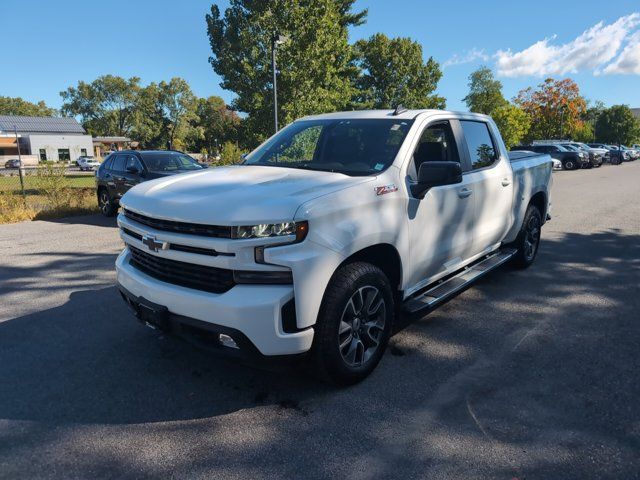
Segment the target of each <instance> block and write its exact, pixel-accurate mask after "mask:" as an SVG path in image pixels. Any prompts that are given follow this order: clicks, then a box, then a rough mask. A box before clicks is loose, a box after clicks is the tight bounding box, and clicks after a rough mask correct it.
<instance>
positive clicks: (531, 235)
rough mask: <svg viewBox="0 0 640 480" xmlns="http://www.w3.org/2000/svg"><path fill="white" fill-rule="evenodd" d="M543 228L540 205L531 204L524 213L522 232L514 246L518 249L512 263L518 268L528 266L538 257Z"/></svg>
mask: <svg viewBox="0 0 640 480" xmlns="http://www.w3.org/2000/svg"><path fill="white" fill-rule="evenodd" d="M541 229H542V214H541V213H540V210H539V209H538V207H536V206H534V205H529V206H528V207H527V212H526V213H525V215H524V221H523V222H522V227H521V228H520V233H518V237H517V238H516V241H515V242H514V243H513V246H514V247H515V248H517V249H518V251H517V253H516V254H515V255H514V257H513V260H512V264H513V266H514V267H516V268H527V267H530V266H531V264H532V263H533V262H534V260H535V259H536V256H537V254H538V247H539V246H540V233H541Z"/></svg>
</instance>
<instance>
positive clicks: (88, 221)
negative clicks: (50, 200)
mask: <svg viewBox="0 0 640 480" xmlns="http://www.w3.org/2000/svg"><path fill="white" fill-rule="evenodd" d="M40 221H41V222H48V223H60V224H64V225H91V226H94V227H109V228H114V227H117V226H118V224H117V222H116V217H115V216H113V217H105V216H104V215H98V214H93V215H78V216H75V217H65V218H55V219H48V220H46V219H43V220H40Z"/></svg>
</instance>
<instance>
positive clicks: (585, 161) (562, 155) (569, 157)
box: [511, 144, 591, 170]
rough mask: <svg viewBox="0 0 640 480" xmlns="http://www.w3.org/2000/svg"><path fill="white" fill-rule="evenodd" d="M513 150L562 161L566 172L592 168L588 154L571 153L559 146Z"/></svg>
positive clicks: (535, 146)
mask: <svg viewBox="0 0 640 480" xmlns="http://www.w3.org/2000/svg"><path fill="white" fill-rule="evenodd" d="M511 150H529V151H532V152H538V153H547V154H549V156H550V157H551V158H555V159H556V160H560V161H561V162H562V168H563V169H564V170H576V169H578V168H588V167H590V166H591V165H590V163H589V155H588V154H585V153H582V152H575V151H569V150H567V149H566V148H564V147H563V146H562V145H558V144H549V145H547V144H543V145H525V146H518V147H513V148H512V149H511Z"/></svg>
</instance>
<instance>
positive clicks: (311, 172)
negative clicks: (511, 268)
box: [116, 110, 552, 384]
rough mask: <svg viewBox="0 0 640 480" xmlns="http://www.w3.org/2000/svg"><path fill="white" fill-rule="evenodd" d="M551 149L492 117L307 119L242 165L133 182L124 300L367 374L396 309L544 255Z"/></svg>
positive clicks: (192, 332)
mask: <svg viewBox="0 0 640 480" xmlns="http://www.w3.org/2000/svg"><path fill="white" fill-rule="evenodd" d="M551 170H552V161H551V158H550V157H549V156H548V155H546V154H536V153H531V152H528V153H527V152H519V154H518V155H514V156H513V158H511V159H510V158H509V155H508V153H507V150H506V148H505V146H504V144H503V142H502V139H501V136H500V133H499V132H498V129H497V128H496V126H495V124H494V122H493V121H492V120H491V118H490V117H487V116H485V115H478V114H472V113H464V114H463V113H452V112H446V111H439V110H411V111H407V110H396V111H388V110H383V111H360V112H343V113H333V114H326V115H318V116H312V117H306V118H303V119H301V120H298V121H296V122H294V123H292V124H291V125H289V126H287V127H286V128H285V129H283V130H281V131H280V132H278V133H277V134H276V135H274V136H273V137H271V138H270V139H269V140H267V141H266V142H265V143H263V144H262V145H261V146H260V147H258V148H257V149H256V150H254V151H253V152H252V153H250V154H249V155H248V156H247V157H246V159H245V162H244V164H243V165H236V166H228V167H222V168H215V169H208V170H205V171H201V172H196V173H187V174H184V175H177V176H173V177H171V178H166V179H158V180H152V181H149V182H145V183H142V184H140V185H137V186H135V187H134V188H132V189H131V190H129V192H128V193H126V194H125V195H124V196H123V197H122V199H121V202H120V203H121V206H122V207H123V208H122V211H121V213H120V215H119V216H118V225H119V227H120V234H121V237H122V239H123V240H124V242H125V245H126V248H125V249H124V251H123V252H122V253H121V254H120V256H119V257H118V259H117V262H116V270H117V282H118V286H119V289H120V291H121V293H122V296H123V298H124V299H125V300H126V302H127V303H128V304H129V305H130V306H131V307H132V309H133V311H134V312H135V314H136V315H137V316H138V318H139V319H141V320H142V321H143V322H145V323H146V324H148V325H150V326H153V327H155V328H160V329H162V330H165V331H168V332H173V333H176V334H179V335H188V336H196V337H199V338H201V339H202V338H204V337H207V338H209V339H213V340H214V344H215V346H216V348H218V349H219V350H220V351H221V352H228V353H235V354H238V355H243V354H244V355H247V356H249V357H253V358H256V357H257V358H259V359H261V360H262V361H264V360H268V359H270V358H274V357H275V358H279V357H281V356H290V355H298V354H304V355H306V356H307V357H308V358H309V359H310V361H311V362H312V364H313V366H314V368H315V370H316V372H317V373H318V374H319V376H321V377H322V378H324V379H328V380H330V381H333V382H336V383H339V384H349V383H353V382H357V381H359V380H361V379H363V378H364V377H366V376H367V375H368V374H369V373H370V372H371V371H372V370H373V369H374V368H375V366H376V365H377V363H378V361H379V360H380V358H381V357H382V354H383V353H384V350H385V348H386V346H387V341H388V339H389V336H390V335H391V332H392V326H393V324H394V321H395V320H396V319H397V318H398V315H399V314H400V312H401V311H402V312H404V313H403V315H411V314H421V315H422V314H424V313H425V312H428V311H430V310H432V309H434V308H436V307H437V306H439V305H441V304H442V303H443V302H445V301H446V300H448V299H449V298H451V297H452V296H453V295H456V294H457V293H459V292H460V291H462V290H463V289H465V288H466V287H467V286H469V285H470V284H471V283H472V282H473V281H474V280H476V279H477V278H479V277H481V276H482V275H484V274H486V273H487V272H489V271H491V270H493V269H495V268H497V267H498V266H499V265H501V264H503V263H505V262H507V261H511V262H512V263H513V264H514V265H516V266H518V267H527V266H529V265H531V264H532V263H533V261H534V259H535V258H536V254H537V252H538V245H539V241H540V231H541V227H542V225H543V224H544V223H545V221H546V220H547V219H548V218H550V216H549V215H550V201H549V195H550V187H551Z"/></svg>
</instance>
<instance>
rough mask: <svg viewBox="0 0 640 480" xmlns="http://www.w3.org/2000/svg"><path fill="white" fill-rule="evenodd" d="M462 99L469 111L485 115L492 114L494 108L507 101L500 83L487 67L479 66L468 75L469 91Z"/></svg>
mask: <svg viewBox="0 0 640 480" xmlns="http://www.w3.org/2000/svg"><path fill="white" fill-rule="evenodd" d="M462 100H463V101H464V102H465V103H466V104H467V107H469V111H471V112H476V113H484V114H485V115H492V114H493V112H494V110H496V109H497V108H500V107H504V106H506V105H507V104H508V103H509V102H507V100H506V99H505V98H504V96H503V95H502V83H500V81H499V80H496V79H495V78H494V76H493V72H492V71H491V69H490V68H488V67H480V68H479V69H478V70H476V71H474V72H472V73H471V75H469V93H468V94H467V96H466V97H464V98H463V99H462ZM503 114H504V112H503Z"/></svg>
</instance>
